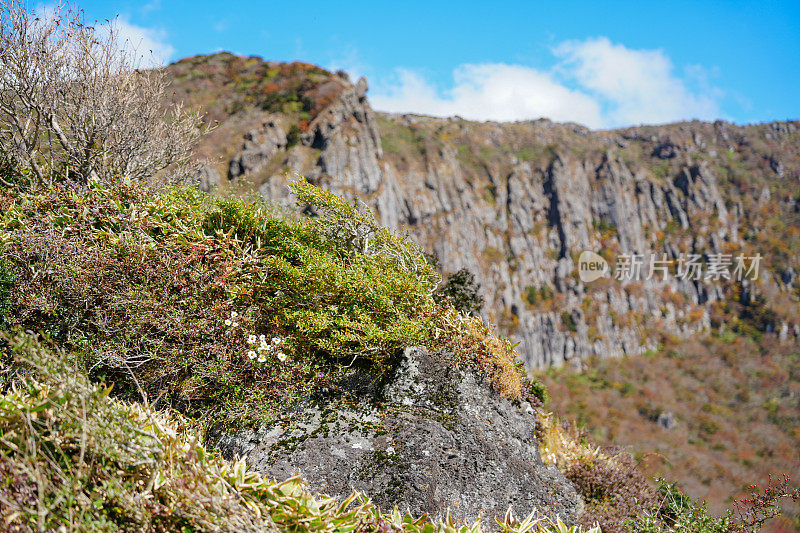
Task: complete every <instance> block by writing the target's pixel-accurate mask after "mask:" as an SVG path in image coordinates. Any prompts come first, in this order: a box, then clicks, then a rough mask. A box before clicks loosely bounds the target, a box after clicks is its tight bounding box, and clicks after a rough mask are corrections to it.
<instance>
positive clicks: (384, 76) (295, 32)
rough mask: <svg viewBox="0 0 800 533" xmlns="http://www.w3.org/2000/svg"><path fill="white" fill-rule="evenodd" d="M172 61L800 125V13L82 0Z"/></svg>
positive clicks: (400, 88)
mask: <svg viewBox="0 0 800 533" xmlns="http://www.w3.org/2000/svg"><path fill="white" fill-rule="evenodd" d="M80 5H81V7H83V8H84V9H85V11H86V14H87V16H88V17H89V18H91V19H94V18H98V19H103V18H111V17H114V16H115V15H119V24H120V27H121V29H122V31H123V33H124V34H125V35H127V36H129V37H130V39H131V40H133V41H137V43H139V42H140V43H141V47H142V48H152V49H154V51H155V53H156V54H159V55H160V56H161V57H164V58H166V59H168V60H175V59H178V58H181V57H184V56H187V55H194V54H199V53H209V52H214V51H218V50H229V51H232V52H234V53H239V54H247V55H249V54H254V55H259V56H262V57H264V58H266V59H274V60H283V61H290V60H301V61H307V62H311V63H316V64H318V65H321V66H323V67H328V68H342V69H344V70H346V71H348V72H350V73H351V75H353V76H361V75H364V76H366V77H367V79H368V80H369V82H370V92H369V98H370V100H371V102H372V104H373V107H375V108H377V109H381V110H388V111H397V112H418V113H425V114H434V115H453V114H458V115H461V116H463V117H465V118H471V119H480V120H483V119H494V120H523V119H531V118H538V117H540V116H545V117H547V118H551V119H554V120H559V121H575V122H579V123H582V124H586V125H588V126H590V127H594V128H602V127H616V126H625V125H631V124H640V123H663V122H671V121H675V120H681V119H691V118H701V119H705V120H713V119H715V118H722V119H725V120H730V121H734V122H738V123H749V122H762V121H769V120H785V119H797V118H800V98H798V94H800V90H799V89H800V2H798V1H797V0H795V1H786V2H740V1H729V2H721V1H718V2H706V1H696V2H664V1H660V2H600V1H593V2H578V1H549V2H474V1H467V0H462V1H461V2H436V1H427V2H419V1H404V2H375V1H374V0H372V1H371V2H313V1H306V2H291V1H286V0H284V1H281V2H238V1H234V0H231V1H227V2H220V1H213V2H212V1H208V0H195V1H193V2H170V1H167V0H151V1H149V3H144V4H142V3H141V2H135V1H127V0H126V1H122V2H102V1H96V0H87V1H84V2H81V3H80Z"/></svg>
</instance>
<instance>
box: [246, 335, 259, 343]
mask: <svg viewBox="0 0 800 533" xmlns="http://www.w3.org/2000/svg"><path fill="white" fill-rule="evenodd" d="M257 340H258V337H256V336H255V335H250V336H249V337H247V344H255V343H256V341H257Z"/></svg>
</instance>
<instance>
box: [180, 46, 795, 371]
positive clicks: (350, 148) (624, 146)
mask: <svg viewBox="0 0 800 533" xmlns="http://www.w3.org/2000/svg"><path fill="white" fill-rule="evenodd" d="M212 57H218V56H212ZM232 57H233V56H230V57H228V58H227V59H225V58H223V59H225V60H226V61H228V62H230V61H235V60H236V59H233V60H232V59H230V58H232ZM195 61H198V60H197V59H195ZM249 61H252V58H251V59H249ZM177 65H178V66H180V65H181V63H178V64H177ZM269 65H274V64H269ZM170 68H172V69H173V70H174V69H176V68H177V67H176V66H175V65H173V66H172V67H170ZM226 68H230V66H229V65H228V67H226ZM272 68H273V69H274V68H275V67H272ZM215 72H216V71H215ZM327 76H328V78H324V76H323V75H321V74H320V75H319V76H318V78H319V79H317V80H316V81H315V82H314V83H311V84H309V85H307V86H300V88H299V89H298V90H297V95H298V96H297V99H295V100H292V96H291V94H290V95H289V96H288V97H286V94H284V95H283V96H284V97H285V98H288V99H289V100H288V102H289V103H288V104H287V103H285V102H284V103H282V104H281V106H282V107H280V108H279V109H278V108H276V107H275V106H274V105H271V104H270V105H259V104H258V99H259V98H262V97H263V95H261V93H258V94H256V95H255V96H252V95H249V93H248V95H247V96H246V97H243V102H244V103H242V104H237V105H236V106H233V107H232V108H231V109H228V111H227V112H224V113H222V112H220V111H219V105H218V104H216V103H212V104H211V108H212V109H211V110H212V114H216V116H217V117H218V118H217V120H220V121H221V125H220V127H219V128H218V129H217V130H216V131H215V132H214V133H212V135H211V136H210V137H209V138H208V139H206V141H205V143H204V145H203V146H202V147H201V149H200V153H201V154H202V155H205V156H212V157H215V158H216V160H215V165H210V166H209V167H207V168H206V170H205V172H204V173H203V174H202V175H200V176H198V179H199V181H200V182H201V186H203V187H209V186H211V185H213V184H214V183H216V184H219V185H220V186H222V187H226V186H229V185H230V183H235V182H241V183H247V184H249V185H248V186H252V187H254V188H256V189H257V190H258V191H259V192H260V193H261V194H262V195H263V196H265V197H266V198H268V199H270V200H273V201H275V202H277V203H285V204H288V203H289V202H291V199H290V198H288V197H287V196H286V195H287V192H286V189H285V187H284V185H285V183H287V182H288V181H289V180H290V179H292V177H293V175H294V173H300V174H302V175H304V176H305V177H306V178H308V179H309V180H310V181H312V182H314V183H316V184H318V185H321V186H323V187H326V188H329V189H331V190H333V191H335V192H337V193H340V194H343V195H344V196H346V197H349V198H359V199H361V200H363V201H364V202H366V204H367V205H369V206H370V207H371V208H372V209H374V211H375V212H376V213H377V215H378V216H379V218H380V220H381V222H382V223H383V224H385V225H387V226H390V227H392V228H399V229H405V230H407V231H408V232H409V233H410V235H411V236H412V237H413V238H414V239H415V240H417V241H418V242H419V243H420V244H422V245H423V246H424V247H425V248H426V249H427V250H429V251H430V252H431V253H433V254H435V255H436V257H437V258H438V259H439V261H440V263H441V265H442V267H443V270H444V271H446V272H454V271H456V270H458V269H459V268H462V267H466V268H468V269H469V270H471V271H472V272H473V273H475V274H476V278H477V280H478V281H479V282H480V283H481V285H482V292H483V295H484V297H485V299H486V303H487V305H486V307H485V310H484V312H485V314H486V315H487V318H489V319H490V320H492V321H494V322H496V323H497V324H498V325H499V327H500V328H501V329H502V330H503V331H504V332H505V333H507V334H509V335H511V336H512V337H513V338H515V339H517V340H518V341H519V342H520V345H519V351H520V353H521V354H522V356H523V357H524V358H525V360H526V362H527V363H528V364H529V365H530V366H531V367H543V366H548V365H562V364H564V363H565V362H567V361H574V362H577V361H580V360H581V359H584V358H587V357H590V356H600V357H616V356H620V355H623V354H632V353H640V352H641V351H643V350H645V349H647V348H654V347H655V346H656V344H657V342H658V340H659V338H660V336H662V335H670V336H678V337H685V336H688V335H692V334H694V333H696V332H699V331H704V330H708V329H709V328H711V327H720V326H723V325H725V323H726V321H727V322H729V321H730V320H731V315H730V313H729V309H728V307H729V304H730V303H735V304H736V305H743V306H748V305H750V306H753V305H756V303H755V302H758V305H759V306H761V307H759V308H758V309H756V311H758V313H760V314H759V315H758V316H759V317H760V322H759V323H758V324H757V327H759V328H762V329H764V330H766V331H771V330H774V331H777V332H778V333H779V334H780V335H781V336H783V337H788V336H792V335H794V336H797V335H798V333H800V332H799V331H798V325H797V324H796V322H793V320H796V317H797V316H798V314H799V313H798V312H797V311H798V309H797V298H796V297H797V291H798V283H797V281H796V274H795V273H796V272H797V271H798V269H800V264H798V262H799V260H798V253H797V251H798V249H800V245H799V244H798V227H800V224H799V223H798V222H799V221H800V214H798V211H800V123H798V122H781V123H772V124H763V125H755V126H734V125H731V124H727V123H724V122H716V123H713V124H710V123H700V122H691V123H680V124H672V125H665V126H658V127H638V128H628V129H623V130H615V131H590V130H588V129H586V128H583V127H581V126H578V125H573V124H554V123H551V122H549V121H547V120H538V121H533V122H519V123H503V124H499V123H489V122H487V123H477V122H469V121H465V120H462V119H459V118H451V119H434V118H428V117H420V116H413V115H402V116H398V115H387V114H381V113H377V112H375V111H373V110H372V109H371V108H370V106H369V102H368V100H367V96H366V92H367V84H366V81H365V80H363V79H362V80H360V81H359V82H358V83H356V84H351V83H349V82H348V81H347V80H346V79H345V78H344V77H343V76H340V75H333V74H327ZM178 80H179V82H180V83H181V85H180V86H181V87H182V88H184V90H185V91H186V93H187V94H193V95H195V96H194V97H195V98H199V97H198V96H196V95H202V94H204V93H203V86H202V85H199V84H198V82H196V81H194V80H193V79H192V78H191V77H188V78H185V79H181V78H179V77H178ZM217 83H219V82H217ZM193 84H194V85H193ZM212 85H213V83H212ZM326 85H328V86H329V87H328V88H327V89H320V87H325V86H326ZM331 85H335V86H336V87H335V90H332V89H331V87H330V86H331ZM195 86H197V87H196V89H197V90H194V89H192V88H193V87H195ZM190 89H191V90H190ZM320 94H324V96H323V97H320V96H319V95H320ZM314 98H317V100H314ZM273 100H274V97H273V99H272V100H269V102H272V101H273ZM292 102H301V103H302V107H298V106H294V107H292V105H291V103H292ZM200 103H202V99H201V100H200ZM301 109H304V110H305V111H303V110H301ZM229 180H232V182H229ZM585 250H590V251H594V252H597V253H599V254H600V255H601V256H603V257H604V258H606V259H607V260H608V261H609V263H610V264H611V266H612V267H613V266H614V264H615V263H616V262H617V261H619V260H620V258H621V257H623V256H624V254H642V255H643V257H644V264H643V267H642V274H643V275H642V277H643V278H646V277H648V276H647V274H648V264H649V257H650V255H651V254H654V255H655V257H656V258H658V259H667V260H673V261H674V263H671V264H670V266H669V269H670V275H669V276H668V277H667V279H661V278H662V274H661V272H660V271H658V270H657V271H655V272H654V274H655V275H654V276H652V279H631V280H616V279H609V278H601V279H599V280H597V281H594V282H588V283H584V282H583V281H581V279H580V277H579V276H578V271H577V263H576V259H577V257H578V255H579V254H580V253H581V252H582V251H585ZM756 253H760V254H761V255H762V256H763V258H762V260H761V263H760V276H759V279H758V280H757V281H747V280H745V281H743V282H737V281H736V280H735V277H736V276H731V277H732V278H734V279H732V280H731V281H728V280H726V279H724V278H721V279H718V280H717V279H709V280H705V279H700V280H695V279H679V278H677V277H676V276H675V275H674V273H675V270H676V268H677V267H678V260H679V259H681V257H684V258H686V257H688V254H698V255H700V256H701V257H702V261H703V262H704V263H705V265H704V266H705V267H706V268H708V267H709V266H710V265H709V264H710V263H711V262H712V261H711V259H712V258H713V254H731V256H732V257H731V258H730V259H731V261H732V263H731V264H730V267H729V270H730V272H731V273H733V269H734V267H735V258H736V256H738V255H739V254H745V255H747V256H752V255H754V254H756ZM663 254H666V255H663ZM765 302H766V303H765ZM765 305H766V306H767V307H768V312H763V311H764V309H762V307H764V306H765ZM745 311H746V309H745ZM751 311H752V312H751V314H752V313H753V312H755V311H753V310H751ZM793 317H794V318H793Z"/></svg>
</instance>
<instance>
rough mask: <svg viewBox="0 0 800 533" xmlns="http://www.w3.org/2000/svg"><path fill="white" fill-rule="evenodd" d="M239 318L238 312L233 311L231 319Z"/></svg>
mask: <svg viewBox="0 0 800 533" xmlns="http://www.w3.org/2000/svg"><path fill="white" fill-rule="evenodd" d="M237 316H239V313H237V312H236V311H231V318H236V317H237Z"/></svg>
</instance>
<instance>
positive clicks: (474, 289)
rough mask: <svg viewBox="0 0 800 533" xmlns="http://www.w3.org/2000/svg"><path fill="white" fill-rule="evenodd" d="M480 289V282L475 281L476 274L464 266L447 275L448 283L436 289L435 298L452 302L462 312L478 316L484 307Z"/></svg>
mask: <svg viewBox="0 0 800 533" xmlns="http://www.w3.org/2000/svg"><path fill="white" fill-rule="evenodd" d="M480 289H481V286H480V284H478V283H476V282H475V275H474V274H473V273H472V272H470V271H469V270H468V269H466V268H462V269H460V270H459V271H458V272H456V273H454V274H451V275H449V276H448V277H447V283H445V284H444V285H442V286H441V287H439V288H438V289H437V290H436V293H435V294H434V298H435V299H436V300H437V301H439V302H444V303H449V304H451V305H452V306H453V307H455V308H456V309H458V310H459V311H460V312H461V313H464V314H467V315H474V316H478V315H480V314H481V310H482V309H483V297H482V296H481V295H480Z"/></svg>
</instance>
